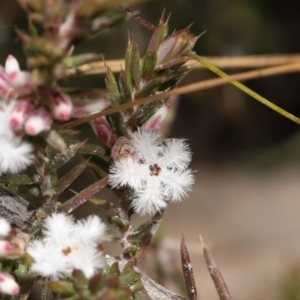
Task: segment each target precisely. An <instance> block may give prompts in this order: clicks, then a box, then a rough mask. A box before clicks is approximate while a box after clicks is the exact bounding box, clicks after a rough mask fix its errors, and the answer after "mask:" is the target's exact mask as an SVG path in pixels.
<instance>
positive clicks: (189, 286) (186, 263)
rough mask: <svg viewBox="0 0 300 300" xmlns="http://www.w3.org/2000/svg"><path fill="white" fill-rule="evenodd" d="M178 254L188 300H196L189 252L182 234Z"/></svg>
mask: <svg viewBox="0 0 300 300" xmlns="http://www.w3.org/2000/svg"><path fill="white" fill-rule="evenodd" d="M180 253H181V265H182V271H183V277H184V282H185V286H186V291H187V295H188V299H189V300H196V299H197V289H196V285H195V280H194V274H193V268H192V263H191V260H190V255H189V252H188V250H187V248H186V245H185V240H184V236H183V234H182V238H181V244H180Z"/></svg>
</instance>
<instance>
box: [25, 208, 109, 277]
mask: <svg viewBox="0 0 300 300" xmlns="http://www.w3.org/2000/svg"><path fill="white" fill-rule="evenodd" d="M104 233H105V225H104V223H103V222H102V221H101V220H100V218H99V217H97V216H89V217H88V218H87V219H86V220H85V221H77V222H75V221H74V219H73V217H72V216H70V215H65V214H62V213H60V214H59V213H56V214H53V215H52V216H50V217H48V218H46V219H45V223H44V230H43V234H44V237H43V238H42V239H41V240H34V241H32V242H30V243H29V246H28V248H27V252H28V254H29V255H30V256H31V257H32V258H33V260H34V263H33V264H32V265H31V271H32V272H33V273H36V274H38V275H41V276H43V277H51V278H53V279H58V278H61V277H63V276H67V277H71V275H72V272H73V270H75V269H78V270H81V271H82V272H83V273H84V275H85V276H86V277H87V278H90V277H91V276H93V275H94V274H95V273H96V272H97V271H98V270H99V269H101V268H102V267H103V264H104V262H103V258H102V254H101V252H100V251H99V249H97V247H98V245H99V243H100V242H101V240H102V237H103V234H104Z"/></svg>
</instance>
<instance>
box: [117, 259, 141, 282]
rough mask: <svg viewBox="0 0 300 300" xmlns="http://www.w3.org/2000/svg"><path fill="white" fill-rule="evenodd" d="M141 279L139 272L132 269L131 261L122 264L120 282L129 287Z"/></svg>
mask: <svg viewBox="0 0 300 300" xmlns="http://www.w3.org/2000/svg"><path fill="white" fill-rule="evenodd" d="M140 279H141V274H139V273H138V272H136V271H135V270H134V264H133V261H132V260H130V261H128V263H127V264H126V265H125V266H124V268H123V270H122V274H121V282H122V283H123V284H124V285H125V286H128V287H131V286H132V285H134V284H135V283H137V282H138V281H139V280H140Z"/></svg>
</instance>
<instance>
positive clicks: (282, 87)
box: [0, 0, 300, 300]
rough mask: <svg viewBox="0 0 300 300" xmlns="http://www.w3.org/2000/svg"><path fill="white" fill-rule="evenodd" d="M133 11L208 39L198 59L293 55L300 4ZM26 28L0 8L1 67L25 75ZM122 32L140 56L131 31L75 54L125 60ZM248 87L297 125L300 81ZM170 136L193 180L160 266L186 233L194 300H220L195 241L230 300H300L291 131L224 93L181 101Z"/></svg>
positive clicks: (296, 169) (174, 4) (187, 4)
mask: <svg viewBox="0 0 300 300" xmlns="http://www.w3.org/2000/svg"><path fill="white" fill-rule="evenodd" d="M136 9H139V10H140V13H141V16H142V17H143V18H145V19H147V20H148V21H150V22H152V23H154V24H157V23H158V20H159V18H160V16H161V14H162V11H163V10H164V9H165V11H166V13H167V14H168V13H169V12H172V16H171V19H170V30H171V31H173V30H175V29H181V28H183V27H186V26H187V25H189V24H191V23H193V26H192V28H191V31H192V32H193V33H194V34H196V35H198V34H200V33H202V32H203V31H205V30H207V32H206V33H205V34H204V35H203V36H202V37H201V38H200V40H199V41H198V42H197V45H196V47H195V51H196V52H197V53H198V54H200V55H206V56H211V55H214V56H234V55H254V54H281V53H282V54H283V53H297V52H299V50H300V39H299V31H300V19H299V12H300V2H299V1H296V0H290V1H272V0H264V1H261V0H251V1H249V0H227V1H221V0H177V1H176V0H160V1H153V2H149V3H146V4H144V5H141V6H138V7H136ZM24 24H26V17H25V15H24V14H23V12H22V10H21V9H20V7H19V6H18V4H17V2H16V1H15V0H10V1H8V0H2V1H0V36H1V39H0V61H1V62H2V64H3V63H4V60H5V58H6V56H7V55H8V54H9V53H11V54H13V55H15V56H16V57H17V58H19V59H20V60H21V62H22V65H23V66H24V67H25V63H24V55H23V53H22V49H21V45H20V42H19V40H18V39H17V37H16V34H15V32H14V28H15V27H18V28H23V27H24ZM128 29H129V30H130V31H133V32H134V36H135V38H136V39H137V40H138V43H139V45H140V47H141V53H143V51H144V50H145V47H146V45H147V42H148V40H149V37H150V36H151V33H150V32H148V31H147V29H145V28H142V27H141V26H140V25H139V24H137V23H134V22H133V21H129V22H127V23H126V24H122V25H119V26H118V27H116V28H114V29H112V30H111V31H109V32H107V33H104V34H102V35H101V36H99V37H96V38H93V39H91V40H90V41H88V42H86V43H85V44H84V45H82V46H80V47H78V48H77V49H76V51H78V52H82V51H86V50H90V51H97V52H100V53H103V55H104V57H105V58H106V59H112V58H122V57H123V55H124V52H125V48H126V43H127V32H128ZM91 49H92V50H91ZM225 71H228V72H229V73H230V72H238V71H241V70H225ZM212 77H214V76H213V75H212V74H211V73H210V72H209V71H205V70H195V71H192V72H191V73H190V74H189V75H188V77H187V78H186V79H185V80H184V81H183V82H182V84H185V83H189V82H193V81H199V80H204V79H207V78H212ZM89 84H91V85H92V86H101V85H102V86H103V80H101V82H100V80H99V78H93V80H90V81H89ZM246 85H247V86H249V87H250V88H252V89H254V90H255V91H256V92H258V93H259V94H261V95H262V96H264V97H266V98H268V99H269V100H271V101H273V102H274V103H276V104H278V105H279V106H281V107H283V108H284V109H286V110H288V111H289V112H291V113H293V114H295V115H298V116H299V115H300V100H299V93H300V75H299V74H288V75H280V76H274V77H272V78H264V79H259V80H252V81H249V82H247V83H246ZM171 136H172V137H183V138H187V139H189V141H190V145H191V148H192V151H193V153H194V160H193V166H192V168H193V169H194V170H198V171H197V173H195V175H196V178H197V180H196V186H195V188H194V191H193V193H192V194H191V195H190V198H189V199H188V200H186V201H184V202H182V203H180V204H174V205H170V206H169V207H168V209H167V211H166V215H165V218H164V220H163V223H162V234H163V239H162V241H161V246H162V248H163V249H164V250H163V251H162V250H161V251H160V252H159V253H160V257H161V259H162V260H163V261H164V264H165V265H166V266H167V267H171V265H172V263H173V259H174V261H176V262H177V261H179V257H180V256H179V244H180V236H181V232H183V233H184V234H185V237H186V241H187V246H188V248H189V250H190V252H191V256H192V262H193V265H194V269H195V277H196V282H197V287H198V292H199V294H200V299H209V300H214V299H217V295H216V292H215V289H214V287H213V285H212V283H211V280H210V277H209V275H208V272H207V270H206V268H205V265H204V263H203V257H202V256H201V246H200V243H199V237H198V236H199V234H201V235H202V237H203V239H204V241H205V242H206V244H207V246H208V247H209V249H210V251H211V252H212V254H213V256H214V258H215V260H216V263H217V265H218V266H219V268H220V269H221V271H222V273H223V276H224V277H225V279H226V282H227V284H228V287H229V289H230V291H231V293H232V296H233V298H234V299H242V300H244V299H245V300H246V299H252V300H254V299H289V300H294V299H295V300H296V299H300V291H299V290H300V279H299V278H300V275H299V274H300V272H299V270H300V217H299V216H300V196H299V195H300V184H299V183H300V154H299V153H300V132H299V129H298V125H296V124H293V123H292V122H291V121H289V120H286V119H284V118H283V117H281V116H279V115H277V114H276V113H274V112H273V111H270V110H269V109H267V108H266V107H263V106H262V105H261V104H259V103H257V102H256V101H254V100H253V99H251V98H249V97H248V96H246V95H244V94H243V93H242V92H240V91H238V90H236V89H235V88H234V87H231V86H229V85H227V86H222V87H218V88H215V89H212V90H206V91H202V92H199V93H193V94H189V95H184V96H182V97H181V99H180V104H179V108H178V114H177V119H176V121H175V123H174V126H173V128H172V131H171ZM82 186H85V182H83V181H82V179H80V180H79V181H78V182H77V186H76V188H75V189H76V190H80V188H81V187H82ZM87 209H88V207H87ZM81 212H82V210H81V211H78V212H76V213H77V215H81ZM99 213H101V212H99ZM135 221H136V223H139V222H140V221H141V220H140V219H138V218H136V220H135ZM144 269H145V270H147V267H144ZM149 272H150V271H149ZM170 272H171V271H170ZM170 282H171V280H169V283H170ZM170 286H171V287H172V288H173V289H174V290H175V287H174V286H172V284H170Z"/></svg>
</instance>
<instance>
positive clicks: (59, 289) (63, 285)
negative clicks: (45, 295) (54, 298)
mask: <svg viewBox="0 0 300 300" xmlns="http://www.w3.org/2000/svg"><path fill="white" fill-rule="evenodd" d="M46 285H47V286H48V287H49V288H50V289H51V290H52V291H53V292H55V293H61V294H64V295H73V294H74V293H75V289H74V286H73V284H72V283H71V282H68V281H49V282H46Z"/></svg>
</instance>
